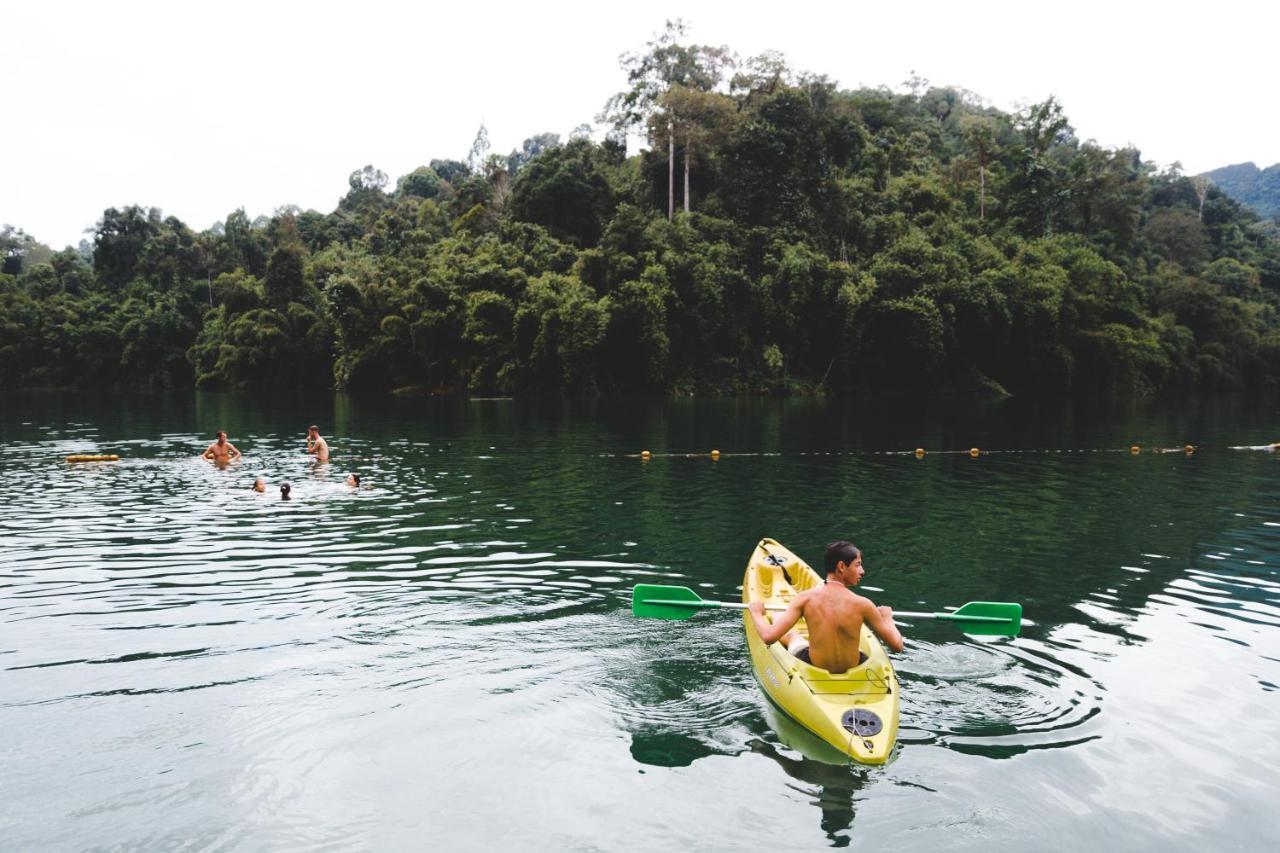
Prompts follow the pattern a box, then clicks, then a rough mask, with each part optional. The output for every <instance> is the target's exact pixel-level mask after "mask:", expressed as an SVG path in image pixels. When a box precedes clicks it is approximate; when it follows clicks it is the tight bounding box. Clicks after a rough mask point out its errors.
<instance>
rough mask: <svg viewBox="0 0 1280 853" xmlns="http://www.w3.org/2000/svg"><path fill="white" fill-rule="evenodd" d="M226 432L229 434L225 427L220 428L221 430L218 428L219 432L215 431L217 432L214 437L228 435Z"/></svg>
mask: <svg viewBox="0 0 1280 853" xmlns="http://www.w3.org/2000/svg"><path fill="white" fill-rule="evenodd" d="M226 434H227V431H226V430H225V429H220V430H218V431H217V432H215V433H214V434H213V437H214V438H217V437H218V436H220V435H226Z"/></svg>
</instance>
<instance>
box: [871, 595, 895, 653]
mask: <svg viewBox="0 0 1280 853" xmlns="http://www.w3.org/2000/svg"><path fill="white" fill-rule="evenodd" d="M863 601H865V602H866V604H864V605H863V606H862V621H863V624H865V625H867V626H868V627H869V628H870V629H871V630H872V631H875V632H876V636H877V637H879V638H880V639H882V640H884V641H885V643H886V644H887V645H888V646H889V648H890V649H892V650H893V651H895V652H900V651H902V633H901V632H900V631H898V626H897V625H895V624H894V623H893V610H892V609H891V608H889V607H888V606H885V605H881V606H880V607H876V606H875V605H874V604H872V603H871V600H870V599H863Z"/></svg>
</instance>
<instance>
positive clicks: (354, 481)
mask: <svg viewBox="0 0 1280 853" xmlns="http://www.w3.org/2000/svg"><path fill="white" fill-rule="evenodd" d="M347 485H348V486H355V487H356V488H359V487H360V475H359V474H348V475H347Z"/></svg>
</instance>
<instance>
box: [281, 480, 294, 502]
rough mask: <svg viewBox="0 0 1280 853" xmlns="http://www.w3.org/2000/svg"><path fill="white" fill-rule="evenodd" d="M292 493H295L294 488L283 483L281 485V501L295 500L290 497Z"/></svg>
mask: <svg viewBox="0 0 1280 853" xmlns="http://www.w3.org/2000/svg"><path fill="white" fill-rule="evenodd" d="M291 491H293V487H292V486H290V485H289V484H288V483H281V484H280V500H282V501H291V500H293V498H291V497H289V493H290V492H291Z"/></svg>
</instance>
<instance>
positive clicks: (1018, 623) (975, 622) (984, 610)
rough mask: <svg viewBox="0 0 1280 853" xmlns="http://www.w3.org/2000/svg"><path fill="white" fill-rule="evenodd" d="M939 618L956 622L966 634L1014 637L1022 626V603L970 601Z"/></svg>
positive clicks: (940, 615)
mask: <svg viewBox="0 0 1280 853" xmlns="http://www.w3.org/2000/svg"><path fill="white" fill-rule="evenodd" d="M938 618H939V619H946V620H948V621H951V622H954V623H956V627H957V628H959V629H960V630H961V631H964V632H965V633H966V634H974V635H985V636H989V637H1016V636H1018V631H1019V630H1020V629H1021V628H1022V605H1021V604H1011V603H1007V602H1000V601H970V602H969V603H968V604H966V605H965V606H964V607H961V608H960V609H959V610H955V611H953V612H951V613H948V614H946V615H942V614H939V615H938Z"/></svg>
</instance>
